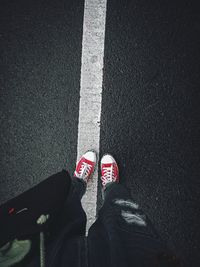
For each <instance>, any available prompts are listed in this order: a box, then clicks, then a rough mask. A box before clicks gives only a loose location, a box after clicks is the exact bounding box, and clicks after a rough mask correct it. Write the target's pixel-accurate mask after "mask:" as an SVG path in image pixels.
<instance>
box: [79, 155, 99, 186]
mask: <svg viewBox="0 0 200 267" xmlns="http://www.w3.org/2000/svg"><path fill="white" fill-rule="evenodd" d="M96 162H97V156H96V153H95V152H94V151H93V150H89V151H87V152H86V153H85V154H84V155H83V156H82V157H81V158H80V160H79V161H78V162H77V163H76V170H75V171H74V177H76V178H79V179H83V180H84V181H85V182H86V183H87V182H88V180H89V179H90V178H91V177H92V174H93V172H94V168H95V165H96Z"/></svg>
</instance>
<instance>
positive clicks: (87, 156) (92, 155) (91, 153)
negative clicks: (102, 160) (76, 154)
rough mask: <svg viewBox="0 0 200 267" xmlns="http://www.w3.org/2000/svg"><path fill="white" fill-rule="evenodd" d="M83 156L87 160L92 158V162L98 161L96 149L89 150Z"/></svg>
mask: <svg viewBox="0 0 200 267" xmlns="http://www.w3.org/2000/svg"><path fill="white" fill-rule="evenodd" d="M83 157H84V158H85V159H87V160H90V161H92V162H96V160H97V157H96V153H95V152H94V151H87V152H86V153H85V154H84V155H83Z"/></svg>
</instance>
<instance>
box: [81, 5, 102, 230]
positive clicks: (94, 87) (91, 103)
mask: <svg viewBox="0 0 200 267" xmlns="http://www.w3.org/2000/svg"><path fill="white" fill-rule="evenodd" d="M105 21H106V0H85V8H84V20H83V41H82V65H81V86H80V104H79V125H78V144H77V161H78V159H79V158H80V157H81V156H82V155H83V154H84V153H85V152H86V151H87V150H89V149H94V150H95V151H96V152H97V153H99V142H100V119H101V100H102V78H103V57H104V39H105ZM97 179H98V166H97V167H96V170H95V172H94V175H93V179H92V181H91V182H90V183H89V184H88V188H87V192H86V194H85V195H84V197H83V199H82V205H83V208H84V209H85V211H86V213H87V219H88V220H87V230H88V229H89V227H90V226H91V225H92V223H93V222H94V220H95V217H96V202H97V184H98V183H97Z"/></svg>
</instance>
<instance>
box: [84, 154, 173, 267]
mask: <svg viewBox="0 0 200 267" xmlns="http://www.w3.org/2000/svg"><path fill="white" fill-rule="evenodd" d="M103 159H104V160H105V162H104V161H103V163H101V171H102V177H101V179H102V185H103V192H104V204H103V206H102V208H101V209H100V211H99V213H98V218H97V220H96V222H95V223H94V224H93V226H92V227H91V228H90V230H89V234H88V247H89V261H90V264H91V265H92V266H93V267H97V266H98V267H99V266H115V267H118V266H120V267H121V266H127V267H129V266H136V267H139V266H140V267H144V266H145V267H146V266H148V267H149V266H156V264H158V258H159V254H160V253H161V254H162V253H165V252H166V251H167V248H166V246H165V244H164V243H163V242H162V241H161V239H160V238H159V236H158V234H157V233H156V231H155V229H154V227H153V226H152V224H151V222H150V220H149V219H148V218H147V216H146V215H145V214H144V212H143V211H142V210H141V209H140V207H139V206H138V204H137V203H136V202H135V201H134V200H133V199H132V197H131V194H130V192H129V191H128V190H127V188H126V187H124V186H123V185H121V184H119V170H118V166H117V164H116V161H115V160H114V158H113V157H112V156H110V155H107V156H106V157H105V158H104V157H103ZM98 236H101V239H99V238H98ZM158 266H160V265H158ZM161 266H162V265H161ZM167 266H171V265H167Z"/></svg>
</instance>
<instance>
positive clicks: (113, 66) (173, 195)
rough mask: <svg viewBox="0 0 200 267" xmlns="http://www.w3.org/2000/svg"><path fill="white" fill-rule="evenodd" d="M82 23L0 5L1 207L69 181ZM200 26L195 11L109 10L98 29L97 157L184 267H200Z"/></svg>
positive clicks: (42, 9)
mask: <svg viewBox="0 0 200 267" xmlns="http://www.w3.org/2000/svg"><path fill="white" fill-rule="evenodd" d="M83 12H84V2H83V1H78V0H66V1H64V0H61V1H37V0H34V1H33V0H31V1H30V0H26V1H25V0H20V1H11V0H5V1H2V0H1V1H0V55H1V60H0V62H1V65H0V66H1V71H0V129H1V131H0V150H1V153H0V155H1V156H0V159H1V160H0V203H4V202H5V201H7V200H8V199H11V198H13V197H14V196H17V195H18V194H20V193H21V192H23V191H25V190H27V189H29V188H30V187H32V186H34V185H35V184H37V183H39V182H40V181H41V180H43V179H45V178H47V177H48V176H49V175H51V174H53V173H55V172H57V171H59V170H61V169H62V168H64V167H65V166H67V167H66V168H67V169H68V170H69V171H70V173H71V174H72V172H73V170H74V167H75V162H76V151H77V136H78V127H77V125H78V113H79V92H80V71H81V49H82V31H83V29H82V27H83ZM199 14H200V7H199V5H198V3H197V1H196V2H195V1H185V0H184V1H178V0H174V1H172V0H171V1H158V0H154V1H143V0H132V1H131V0H123V1H122V0H115V1H114V0H108V4H107V18H106V38H105V56H104V75H103V94H102V113H101V128H100V134H101V138H100V156H101V155H103V154H104V153H106V152H109V153H111V154H113V156H114V157H115V158H116V160H117V162H118V164H119V167H120V177H121V181H122V183H124V184H126V186H128V187H129V188H130V190H131V193H132V196H133V198H134V199H135V200H136V201H137V202H138V203H139V204H140V206H141V207H142V208H143V209H144V211H145V212H146V213H147V215H148V216H149V217H150V219H151V220H152V222H153V223H154V225H155V227H156V228H157V230H158V231H159V233H160V235H161V236H162V237H163V239H165V240H166V241H167V242H168V244H169V246H170V247H171V248H172V249H174V250H175V252H176V253H177V255H178V256H179V257H180V258H181V259H182V260H183V263H184V267H186V266H191V267H193V266H194V267H196V266H200V254H199V251H200V230H199V228H200V227H199V225H200V208H199V201H200V179H199V176H200V175H199V174H200V138H199V136H200V90H199V88H200V78H199V70H200V16H199ZM100 203H101V200H100V198H99V203H98V206H99V205H100Z"/></svg>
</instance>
